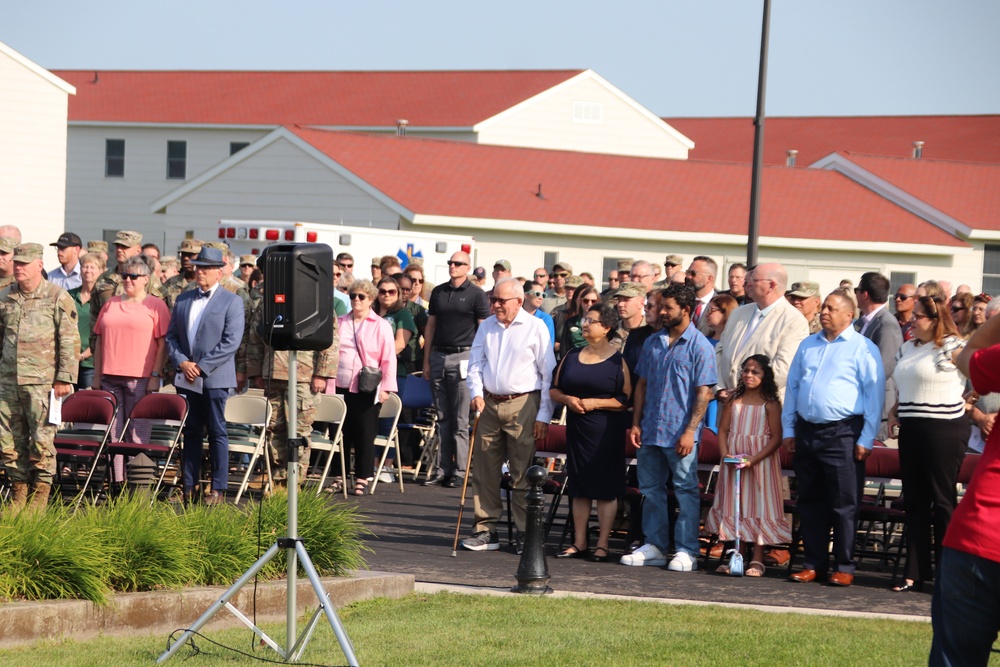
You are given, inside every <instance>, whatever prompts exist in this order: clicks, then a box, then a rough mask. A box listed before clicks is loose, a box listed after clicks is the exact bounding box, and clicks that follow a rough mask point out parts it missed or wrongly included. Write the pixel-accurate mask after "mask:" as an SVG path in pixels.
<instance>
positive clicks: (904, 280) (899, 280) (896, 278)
mask: <svg viewBox="0 0 1000 667" xmlns="http://www.w3.org/2000/svg"><path fill="white" fill-rule="evenodd" d="M916 284H917V274H916V272H914V271H892V272H890V273H889V305H890V306H891V305H892V296H893V295H894V294H895V293H896V292H898V291H899V286H900V285H916Z"/></svg>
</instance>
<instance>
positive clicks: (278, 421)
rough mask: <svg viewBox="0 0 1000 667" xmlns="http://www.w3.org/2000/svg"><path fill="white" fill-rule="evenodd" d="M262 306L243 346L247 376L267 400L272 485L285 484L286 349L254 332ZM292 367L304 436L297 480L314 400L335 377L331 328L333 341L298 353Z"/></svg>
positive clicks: (336, 347)
mask: <svg viewBox="0 0 1000 667" xmlns="http://www.w3.org/2000/svg"><path fill="white" fill-rule="evenodd" d="M263 310H264V309H263V308H260V309H258V310H257V311H256V312H255V313H254V317H253V321H252V323H251V326H250V327H249V329H250V343H249V346H248V347H247V376H248V377H249V379H250V385H251V386H254V387H257V388H258V389H263V390H264V392H265V396H267V400H268V401H269V402H270V403H271V423H270V424H268V426H267V448H268V452H269V453H270V456H271V474H272V475H273V476H274V483H275V486H284V485H285V484H287V478H288V471H287V469H286V467H287V465H288V459H287V451H288V437H289V436H288V416H287V415H286V414H285V407H286V403H285V398H286V397H287V396H288V352H286V351H284V350H274V349H272V348H271V347H270V346H269V345H267V344H266V343H264V339H263V338H262V337H261V335H260V333H259V332H258V331H257V328H258V326H259V325H260V323H261V320H262V319H263ZM334 326H335V327H336V320H334ZM297 361H298V364H297V366H296V373H297V375H296V379H297V383H296V385H297V386H296V397H297V398H296V401H297V404H298V405H297V407H298V415H296V420H297V423H296V428H297V430H298V433H299V436H300V437H304V438H305V439H306V446H305V449H304V451H302V452H300V458H299V480H300V481H301V480H304V479H305V476H306V470H307V469H308V467H309V453H310V442H309V434H310V433H312V425H313V419H314V418H315V416H316V403H317V401H318V400H319V394H321V393H322V392H323V391H324V390H325V389H326V381H327V380H328V379H331V378H335V377H336V376H337V363H338V362H339V361H340V343H339V342H338V337H337V332H336V329H334V333H333V344H331V345H330V347H328V348H326V349H325V350H320V351H316V352H299V353H298V355H297Z"/></svg>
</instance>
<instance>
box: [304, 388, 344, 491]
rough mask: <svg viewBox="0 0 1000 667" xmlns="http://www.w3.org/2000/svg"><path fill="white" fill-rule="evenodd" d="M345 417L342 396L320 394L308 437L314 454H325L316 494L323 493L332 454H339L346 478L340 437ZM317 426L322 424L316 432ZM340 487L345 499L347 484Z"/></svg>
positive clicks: (342, 470) (342, 443)
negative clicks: (311, 430)
mask: <svg viewBox="0 0 1000 667" xmlns="http://www.w3.org/2000/svg"><path fill="white" fill-rule="evenodd" d="M346 415H347V404H346V403H345V402H344V397H343V396H340V395H339V394H320V396H319V401H318V402H317V403H316V417H315V420H314V422H313V424H314V426H313V432H312V434H311V435H310V436H309V441H310V442H311V444H312V450H313V451H314V452H326V460H325V462H324V463H323V472H322V474H320V476H319V482H318V483H317V484H316V493H317V494H319V493H321V492H322V491H323V485H324V484H326V478H327V475H329V474H330V463H331V462H332V461H333V455H334V454H338V453H339V454H340V470H341V475H343V477H344V479H345V480H346V478H347V466H346V463H345V461H344V438H343V436H342V432H343V429H344V418H345V417H346ZM317 424H324V426H323V427H322V429H321V430H318V429H316V427H315V425H317ZM342 487H343V493H344V498H347V483H346V482H344V483H343V484H342Z"/></svg>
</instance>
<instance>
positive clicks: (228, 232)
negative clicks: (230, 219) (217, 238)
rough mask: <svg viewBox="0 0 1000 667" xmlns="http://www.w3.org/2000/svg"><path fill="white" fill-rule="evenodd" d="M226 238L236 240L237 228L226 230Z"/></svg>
mask: <svg viewBox="0 0 1000 667" xmlns="http://www.w3.org/2000/svg"><path fill="white" fill-rule="evenodd" d="M226 238H227V239H235V238H236V228H235V227H228V228H227V229H226Z"/></svg>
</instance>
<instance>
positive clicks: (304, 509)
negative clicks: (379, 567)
mask: <svg viewBox="0 0 1000 667" xmlns="http://www.w3.org/2000/svg"><path fill="white" fill-rule="evenodd" d="M298 507H299V513H298V523H299V530H298V533H299V537H300V538H301V539H302V543H303V544H304V545H305V547H306V551H307V552H308V553H309V558H310V559H311V560H312V562H313V565H314V566H315V567H316V571H317V572H318V573H319V574H320V576H329V575H334V576H343V575H345V574H347V573H349V572H350V571H352V570H359V569H361V568H364V567H366V565H365V559H364V557H363V556H362V553H361V552H362V550H364V551H371V549H370V548H368V547H367V546H365V544H364V542H363V541H362V536H364V535H367V534H370V533H369V531H368V530H367V529H366V528H365V527H364V524H363V523H362V521H363V517H362V516H361V515H360V514H358V511H357V508H356V506H354V505H348V504H346V503H331V502H329V500H328V499H326V498H323V497H320V496H318V495H316V494H315V493H300V494H299V504H298ZM248 508H249V511H250V514H251V516H252V517H253V518H254V520H255V521H256V520H257V519H258V515H257V512H258V508H259V512H260V516H259V520H260V526H261V537H260V541H261V550H262V552H263V550H265V549H267V548H268V547H270V546H271V545H272V544H273V543H274V542H275V541H276V540H277V539H278V538H279V537H284V536H285V535H286V534H287V524H288V494H287V493H284V492H279V493H276V494H274V495H273V496H271V497H270V498H268V499H266V500H264V501H263V502H262V503H261V504H260V505H254V504H251V505H248ZM285 570H286V566H285V552H284V551H283V550H282V551H279V552H278V555H277V556H276V557H275V558H272V559H271V561H270V562H269V563H268V564H267V565H266V566H265V567H264V569H263V570H262V571H261V576H262V577H265V578H269V579H273V578H279V577H282V576H283V575H284V573H285Z"/></svg>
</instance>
